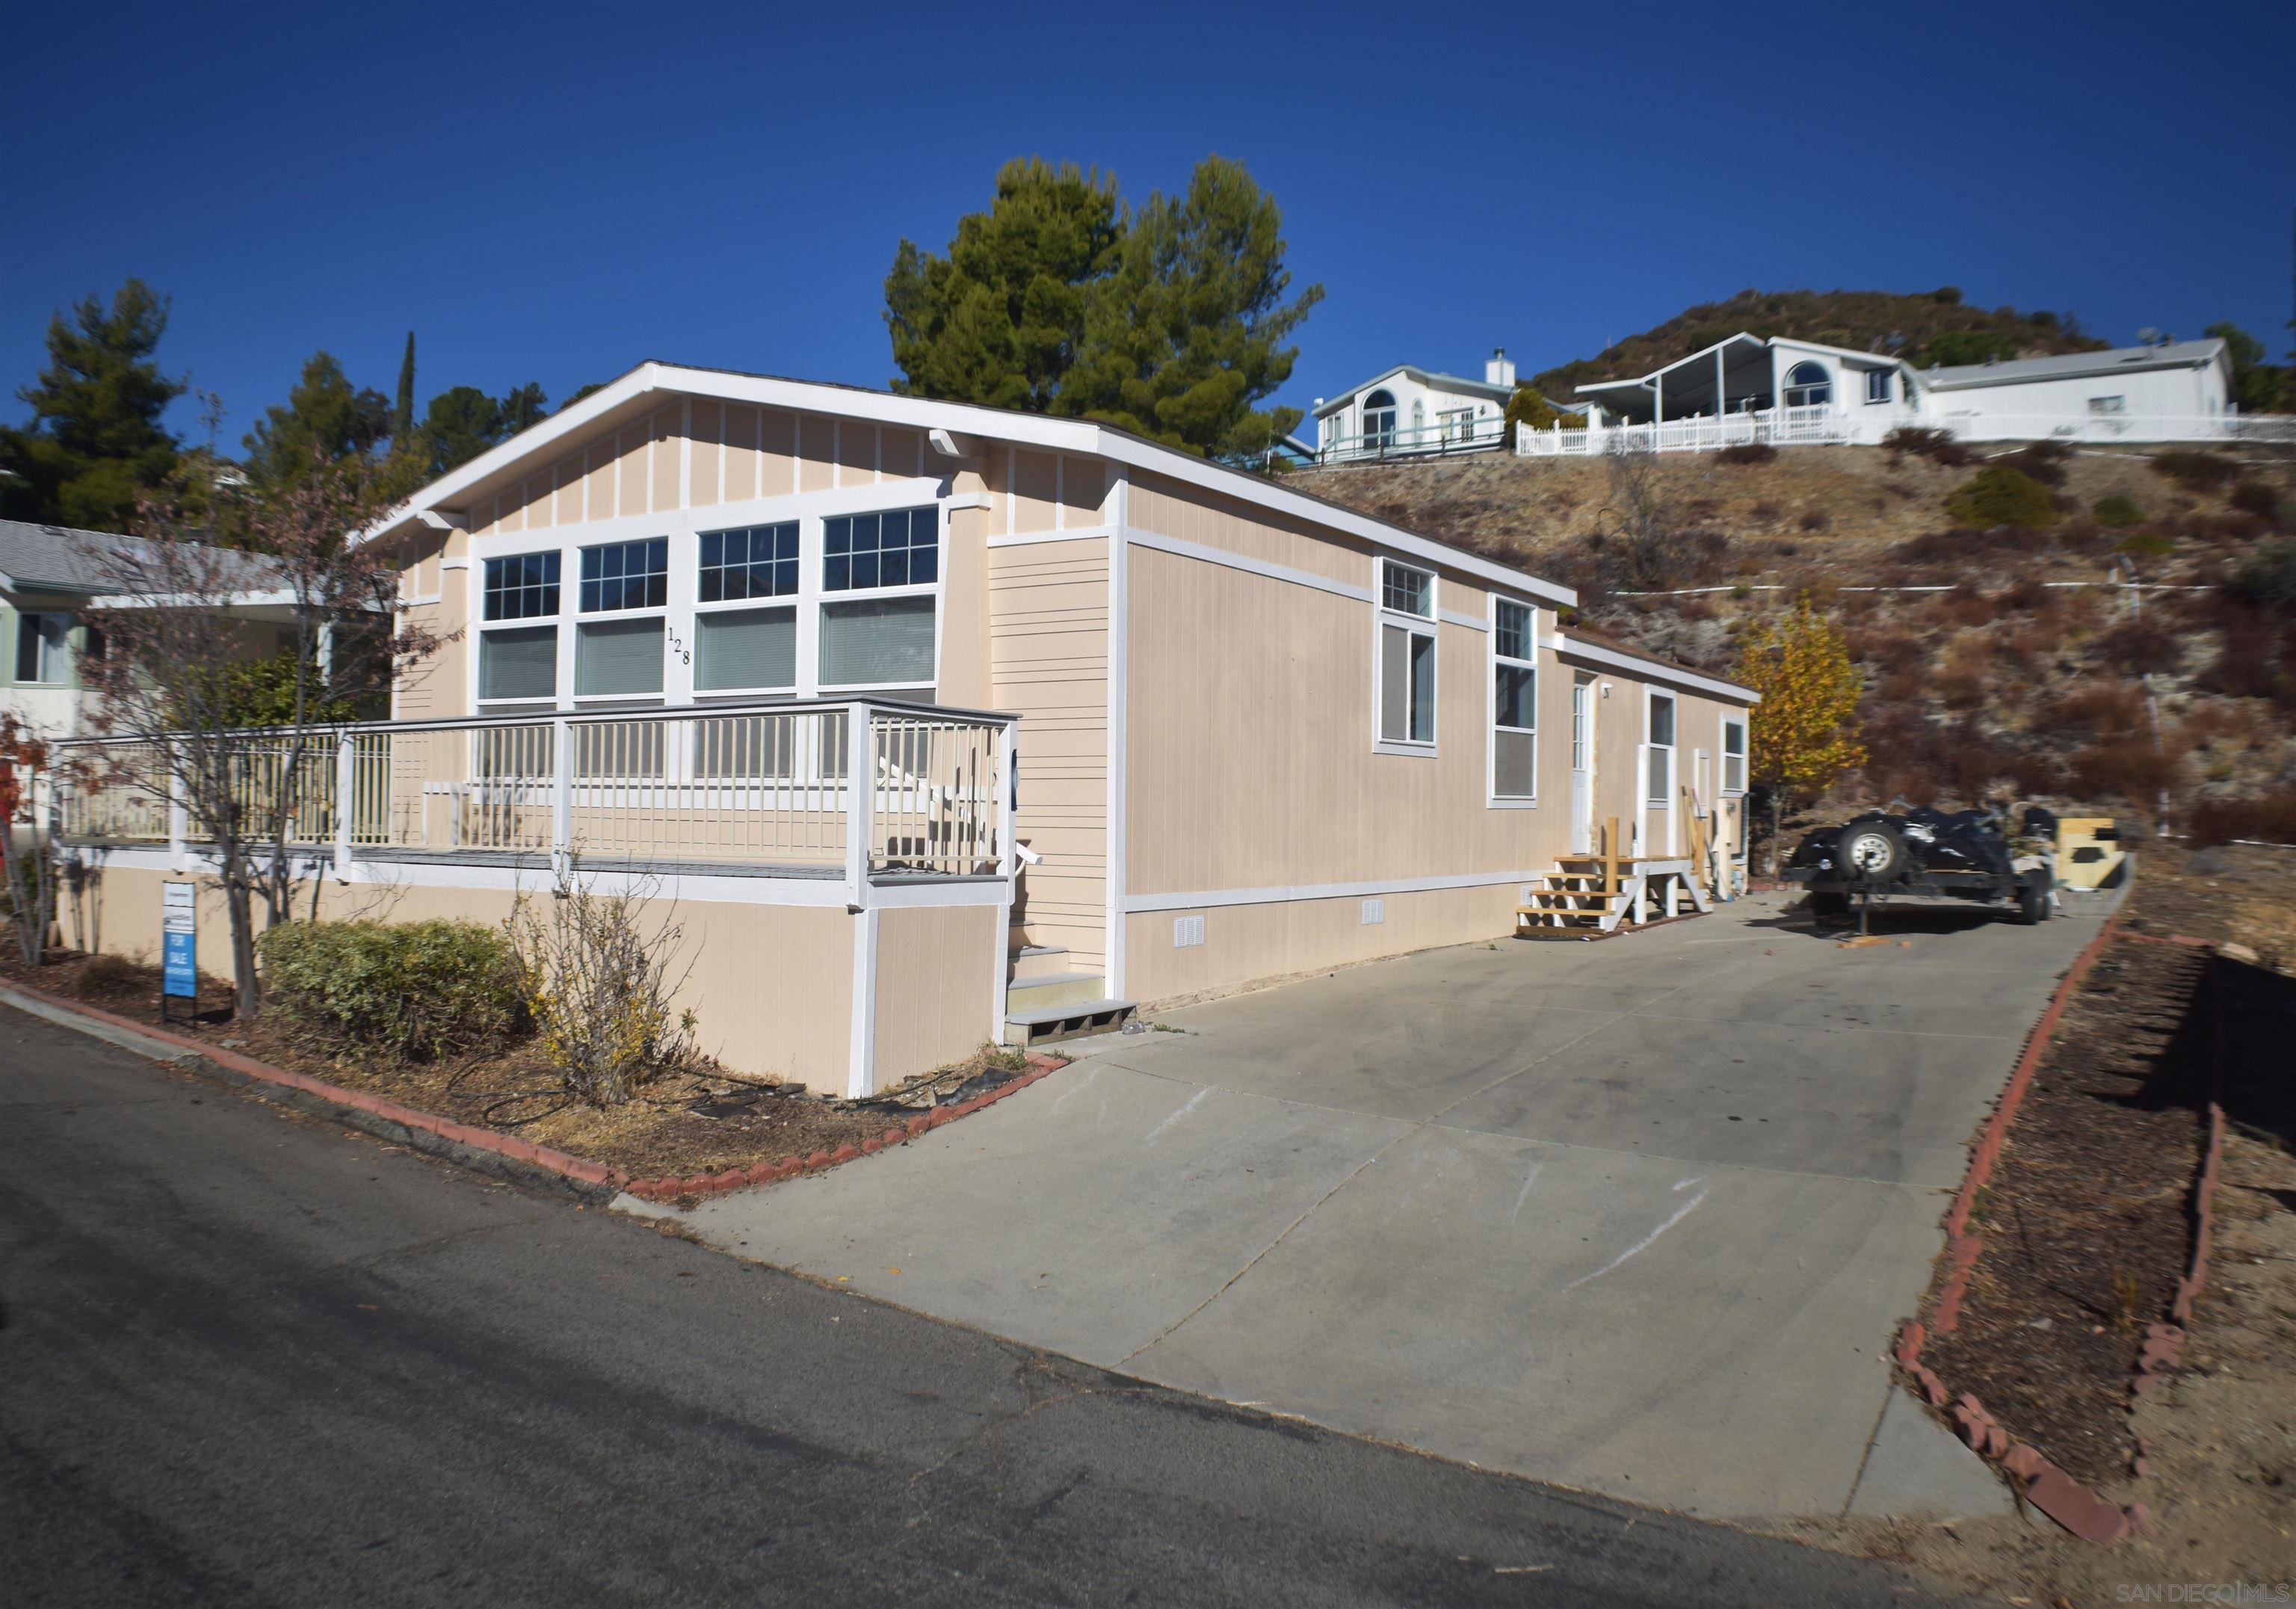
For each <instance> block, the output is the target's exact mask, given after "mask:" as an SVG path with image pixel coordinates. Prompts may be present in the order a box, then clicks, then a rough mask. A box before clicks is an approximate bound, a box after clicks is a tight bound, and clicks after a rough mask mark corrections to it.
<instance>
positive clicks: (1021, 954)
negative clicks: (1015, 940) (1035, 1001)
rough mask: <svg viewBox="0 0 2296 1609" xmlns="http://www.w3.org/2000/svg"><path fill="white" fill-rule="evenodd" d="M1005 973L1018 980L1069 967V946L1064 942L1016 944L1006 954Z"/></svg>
mask: <svg viewBox="0 0 2296 1609" xmlns="http://www.w3.org/2000/svg"><path fill="white" fill-rule="evenodd" d="M1006 961H1007V963H1008V965H1007V966H1006V968H1005V976H1006V977H1008V978H1012V979H1013V980H1015V981H1018V980H1020V979H1022V978H1045V977H1051V976H1053V975H1054V974H1055V973H1065V972H1067V971H1068V969H1069V951H1068V946H1066V945H1064V944H1016V945H1014V946H1013V948H1012V950H1011V951H1010V952H1009V953H1008V954H1007V956H1006Z"/></svg>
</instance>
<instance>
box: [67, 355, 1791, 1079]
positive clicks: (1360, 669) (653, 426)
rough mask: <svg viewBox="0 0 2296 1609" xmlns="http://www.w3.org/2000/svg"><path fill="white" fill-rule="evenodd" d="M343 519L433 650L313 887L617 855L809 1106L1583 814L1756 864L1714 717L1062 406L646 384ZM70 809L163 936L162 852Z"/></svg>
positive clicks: (178, 858) (582, 407)
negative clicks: (372, 522) (397, 583)
mask: <svg viewBox="0 0 2296 1609" xmlns="http://www.w3.org/2000/svg"><path fill="white" fill-rule="evenodd" d="M362 539H365V540H369V541H375V542H381V543H386V544H389V545H390V546H391V547H392V548H393V550H394V551H395V552H397V553H398V554H401V555H402V558H403V565H404V576H405V581H404V587H403V607H404V608H405V609H406V612H407V614H408V616H409V617H410V618H411V619H412V620H416V621H418V622H420V623H421V624H422V625H424V626H426V627H427V628H430V629H431V630H432V631H435V632H438V633H439V634H441V635H442V636H449V637H451V638H452V640H451V641H449V642H448V644H447V646H445V647H444V648H442V649H441V650H440V651H439V653H436V654H435V655H433V656H431V657H430V659H429V660H427V661H425V662H423V663H422V664H421V665H418V666H417V667H415V668H414V669H413V670H412V671H411V672H410V673H408V674H406V676H404V677H402V679H401V680H400V683H399V685H398V689H397V692H396V695H395V698H394V702H393V709H392V717H393V719H392V720H391V721H390V722H389V723H382V724H379V725H374V726H368V727H349V728H344V729H342V730H341V732H340V735H339V739H338V743H339V749H338V763H337V765H336V766H335V768H333V769H332V773H331V778H332V780H328V781H326V782H325V783H324V785H326V786H329V787H332V789H333V790H334V791H333V792H332V793H331V795H330V798H331V799H333V800H347V801H348V803H347V804H346V806H345V808H343V809H336V810H333V811H332V815H330V816H327V817H325V820H326V823H327V825H325V827H324V831H315V833H314V834H313V837H312V841H311V843H310V845H309V848H310V850H311V851H312V852H313V853H314V854H315V856H316V857H317V858H321V859H322V860H324V863H325V865H326V866H327V869H328V888H327V890H326V891H325V892H324V899H325V901H326V906H325V908H327V909H330V910H337V911H341V910H348V909H351V908H357V907H358V901H359V900H360V899H370V900H371V899H374V898H379V897H381V894H383V893H385V892H387V893H388V896H389V899H390V900H391V901H392V902H393V903H392V907H391V908H392V911H393V914H394V915H398V916H401V917H407V916H414V915H430V914H438V913H442V912H443V913H454V914H464V915H499V914H500V913H501V911H502V910H503V909H504V908H506V906H507V903H508V900H509V899H510V898H511V897H512V893H513V891H516V890H519V889H529V890H530V889H533V888H535V887H537V886H538V885H540V884H542V883H546V882H547V876H546V874H545V872H546V868H547V867H548V866H550V865H551V864H552V860H553V858H554V857H558V856H562V855H564V854H566V853H567V852H569V851H577V852H578V854H579V856H580V864H581V866H583V867H584V868H585V869H586V872H588V873H590V874H595V875H597V876H599V877H600V878H602V879H603V880H604V882H605V883H606V886H609V887H624V886H652V883H651V882H649V881H647V880H646V878H645V877H644V874H652V876H653V877H654V878H658V879H659V880H660V888H661V890H662V891H664V892H666V893H668V894H669V895H673V896H674V897H675V898H676V899H677V900H678V902H679V905H678V913H679V919H680V920H681V922H682V923H683V924H684V925H685V929H686V932H687V933H688V934H689V936H690V937H692V938H693V939H694V940H696V948H695V951H694V962H695V967H694V973H693V980H692V989H693V1004H694V1005H695V1007H696V1009H697V1010H698V1012H699V1013H700V1014H701V1019H702V1038H703V1040H704V1043H705V1046H706V1047H707V1048H709V1049H710V1050H712V1051H715V1052H717V1054H719V1055H723V1056H724V1057H725V1058H726V1061H727V1062H728V1063H731V1064H732V1065H734V1066H736V1067H740V1068H745V1069H749V1070H751V1071H767V1072H775V1073H781V1074H783V1075H787V1076H792V1077H796V1078H800V1079H804V1080H807V1081H808V1082H810V1083H812V1084H814V1085H815V1086H816V1087H829V1088H839V1089H843V1090H847V1091H849V1092H852V1093H864V1092H866V1091H868V1090H871V1089H873V1088H881V1087H883V1086H884V1085H885V1084H887V1083H889V1082H890V1081H892V1080H897V1079H899V1078H901V1077H905V1076H907V1075H909V1074H912V1073H914V1072H918V1071H924V1070H926V1069H928V1068H931V1067H932V1066H934V1065H937V1064H939V1063H945V1062H947V1061H949V1060H953V1059H955V1058H956V1057H958V1056H961V1055H964V1053H965V1052H966V1051H967V1050H968V1049H970V1048H971V1047H974V1046H977V1045H978V1044H979V1043H980V1041H981V1040H983V1039H984V1038H989V1037H991V1035H992V1034H993V1033H995V1032H997V1031H999V1030H1003V1029H1005V1027H1006V1025H1007V1024H1008V1022H1013V1023H1017V1024H1019V1025H1020V1026H1021V1028H1023V1029H1032V1030H1040V1029H1042V1028H1044V1027H1045V1026H1046V1025H1047V1024H1062V1023H1077V1022H1114V1021H1116V1020H1119V1019H1120V1017H1121V1016H1122V1014H1123V1013H1124V1012H1125V1011H1126V1010H1127V1009H1128V1007H1129V1006H1130V1005H1131V1004H1132V1003H1135V1002H1144V1003H1156V1002H1164V1001H1170V1000H1174V999H1178V998H1184V997H1191V996H1196V995H1200V994H1203V993H1208V992H1217V991H1221V990H1230V989H1240V988H1245V987H1249V986H1251V985H1254V984H1258V983H1263V982H1266V981H1271V980H1275V979H1279V978H1283V977H1286V976H1290V975H1293V974H1297V973H1305V972H1309V971H1313V970H1317V969H1323V968H1328V967H1332V966H1334V965H1342V964H1346V963H1352V962H1357V961H1363V960H1368V959H1372V958H1374V957H1377V956H1388V955H1393V954H1397V953H1400V952H1403V951H1406V950H1411V949H1416V948H1424V947H1428V946H1432V945H1439V944H1449V943H1458V942H1464V941H1466V940H1481V939H1490V938H1497V937H1499V936H1502V935H1505V934H1507V933H1509V932H1512V931H1513V927H1514V922H1515V912H1516V910H1517V908H1518V907H1519V906H1521V904H1522V903H1524V901H1525V899H1526V897H1527V891H1528V890H1529V888H1531V887H1533V886H1535V885H1537V884H1538V882H1539V880H1540V879H1541V878H1542V877H1543V876H1545V875H1546V874H1549V873H1551V872H1552V871H1554V868H1555V867H1556V866H1557V864H1558V862H1559V861H1560V860H1561V858H1563V857H1565V856H1568V855H1570V854H1572V853H1574V852H1582V851H1586V850H1590V849H1592V848H1594V847H1596V840H1597V837H1598V835H1599V830H1600V824H1602V823H1603V822H1605V821H1608V820H1612V819H1615V820H1616V821H1618V822H1619V823H1620V828H1619V834H1620V837H1619V841H1618V843H1617V844H1615V845H1613V846H1612V847H1614V848H1620V849H1622V850H1625V851H1626V852H1627V853H1628V854H1639V855H1641V856H1642V857H1643V858H1644V859H1645V860H1651V859H1657V858H1673V859H1674V860H1676V861H1677V862H1678V863H1680V864H1681V865H1682V866H1688V865H1689V859H1688V858H1689V857H1690V856H1691V855H1692V852H1693V849H1694V848H1695V847H1696V846H1698V845H1700V844H1708V845H1713V846H1716V847H1717V849H1718V857H1717V858H1718V860H1719V861H1720V862H1721V864H1722V865H1723V866H1724V867H1725V868H1726V869H1725V870H1724V871H1723V873H1722V874H1721V875H1720V876H1719V877H1718V876H1717V875H1716V874H1715V870H1714V866H1713V864H1712V863H1709V864H1707V865H1703V866H1699V867H1697V868H1695V881H1697V882H1699V884H1700V885H1701V886H1702V887H1703V888H1709V889H1710V888H1712V887H1714V885H1715V884H1717V883H1718V882H1725V883H1726V882H1728V881H1729V878H1730V872H1729V870H1728V869H1727V868H1729V867H1731V866H1734V865H1735V864H1736V863H1737V861H1738V859H1739V858H1741V857H1742V856H1743V843H1744V840H1743V818H1742V817H1743V813H1742V810H1741V808H1740V799H1741V796H1742V795H1743V792H1744V789H1745V781H1746V779H1745V776H1744V763H1745V762H1744V757H1745V753H1746V743H1745V740H1746V728H1745V721H1746V717H1747V711H1748V708H1749V706H1750V704H1751V702H1752V699H1751V694H1749V693H1747V692H1746V691H1745V690H1743V689H1741V688H1737V687H1734V686H1731V685H1728V684H1726V683H1724V682H1721V681H1718V680H1716V679H1714V678H1712V677H1706V676H1702V675H1700V674H1697V673H1695V672H1693V671H1690V670H1687V669H1683V668H1681V667H1678V666H1673V665H1669V664H1666V663H1663V662H1661V661H1656V660H1653V659H1651V658H1648V657H1647V656H1644V655H1640V654H1636V653H1629V652H1627V651H1624V650H1621V649H1619V648H1616V647H1614V646H1611V645H1608V644H1602V643H1599V642H1596V641H1595V640H1593V639H1591V638H1587V637H1583V636H1579V634H1577V633H1575V632H1572V631H1567V630H1559V629H1558V628H1557V623H1556V613H1555V612H1556V610H1557V609H1558V608H1559V607H1567V606H1569V605H1570V604H1571V603H1573V602H1574V598H1573V595H1572V594H1571V593H1570V590H1569V589H1568V588H1566V587H1559V586H1556V585H1554V584H1552V583H1550V582H1547V581H1544V580H1541V579H1538V578H1537V577H1535V576H1531V575H1529V574H1526V573H1524V572H1522V571H1519V570H1516V569H1513V568H1512V567H1510V566H1507V565H1504V564H1500V563H1497V562H1493V561H1491V560H1488V559H1486V558H1483V557H1481V556H1480V555H1478V554H1472V553H1470V552H1468V551H1466V550H1465V549H1464V548H1459V547H1456V546H1450V545H1447V544H1446V543H1443V542H1441V541H1438V540H1435V539H1432V538H1429V537H1426V536H1423V535H1421V534H1418V533H1416V532H1413V531H1410V530H1406V529H1403V528H1401V527H1398V526H1396V525H1392V524H1390V523H1387V522H1385V521H1379V520H1375V519H1373V518H1370V517H1368V516H1366V515H1364V514H1360V513H1355V512H1353V511H1351V510H1348V509H1344V508H1341V507H1339V506H1336V505H1332V504H1328V503H1325V502H1323V501H1321V500H1319V499H1316V498H1315V497H1308V496H1306V495H1304V494H1302V493H1300V492H1298V491H1295V490H1293V489H1292V488H1289V487H1287V486H1286V485H1285V484H1284V483H1283V480H1282V478H1281V477H1275V478H1268V477H1263V476H1259V475H1254V474H1249V473H1245V472H1240V471H1236V470H1232V469H1229V468H1226V467H1223V466H1221V465H1219V464H1211V463H1208V462H1206V461H1205V460H1203V459H1201V458H1200V457H1197V456H1193V455H1192V454H1189V453H1186V452H1184V451H1180V450H1177V449H1174V448H1171V447H1164V446H1161V445H1159V444H1156V443H1153V442H1150V441H1146V440H1144V439H1140V438H1138V437H1136V436H1132V435H1129V434H1127V433H1126V432H1123V431H1118V430H1114V429H1111V428H1109V427H1107V426H1104V425H1100V424H1096V423H1089V422H1085V421H1077V420H1062V419H1049V418H1044V417H1040V416H1037V415H1022V414H1013V413H1006V412H1002V411H998V410H994V409H989V408H983V407H976V406H967V405H961V404H954V403H943V402H933V401H928V400H924V399H922V398H907V397H897V396H889V395H884V394H881V393H877V392H872V391H865V390H853V389H848V388H845V387H840V386H832V385H822V384H812V383H806V382H796V381H789V380H780V379H773V378H768V377H763V376H755V375H747V374H727V373H723V372H719V371H715V370H707V369H697V368H684V367H676V366H673V365H666V364H654V363H650V364H647V365H644V366H642V367H640V368H638V369H636V370H635V371H633V372H632V373H630V374H627V375H625V376H623V377H622V378H621V379H619V380H618V381H616V382H613V383H612V384H611V385H609V386H607V387H605V388H604V389H603V390H600V391H598V392H596V393H594V395H592V396H590V397H587V398H584V399H583V400H582V401H580V402H578V403H576V404H573V405H571V406H569V407H568V408H566V409H565V410H564V411H563V412H562V413H560V414H558V415H555V416H554V417H553V418H551V419H550V420H548V421H545V423H542V424H539V425H537V426H536V427H534V428H533V429H530V430H529V431H525V432H524V433H522V434H521V435H520V436H518V437H516V438H515V439H512V440H511V441H509V442H507V443H505V444H504V445H503V446H501V447H496V448H495V449H494V450H493V451H491V452H489V453H488V454H486V455H485V456H482V457H480V458H478V459H476V460H474V461H473V462H472V463H471V464H467V465H465V466H463V468H462V469H459V470H457V471H455V472H454V473H452V474H450V475H447V476H446V477H445V478H443V479H441V480H439V481H437V482H435V483H433V484H432V485H430V486H429V487H427V488H424V489H423V490H422V492H421V493H419V494H418V495H417V496H415V497H414V498H413V499H412V500H411V501H410V502H409V503H408V504H406V505H405V506H404V507H402V508H400V509H398V510H397V511H395V512H394V513H392V514H390V515H389V517H388V518H386V519H384V520H382V521H380V522H379V523H378V524H377V525H376V526H375V527H374V528H373V529H370V530H368V531H367V532H365V533H363V536H362ZM857 732H860V733H865V734H866V737H865V741H862V742H858V743H856V742H853V741H849V739H850V736H851V735H852V734H854V733H857ZM83 802H84V805H85V807H86V808H85V809H84V810H83V813H82V815H81V816H80V817H77V818H75V819H76V821H77V825H78V831H77V832H73V831H70V828H71V827H72V825H73V822H70V821H68V823H67V827H68V836H69V837H70V838H71V839H74V840H76V841H79V842H81V843H82V844H84V845H85V846H86V847H85V850H84V853H85V856H86V865H87V867H88V870H89V872H90V873H91V874H93V875H94V876H96V877H99V878H102V879H106V880H109V887H108V888H107V890H106V891H105V894H104V900H105V902H106V904H107V906H108V907H110V908H111V915H110V916H109V918H108V920H109V922H110V923H111V929H110V931H111V932H113V933H115V934H119V935H125V941H127V942H129V943H131V944H132V943H134V942H138V941H142V942H148V941H149V940H148V938H145V937H144V936H143V935H145V933H146V930H150V929H155V928H156V924H157V920H158V907H159V899H160V896H159V893H158V891H157V890H156V888H152V887H148V886H145V885H146V884H147V883H149V882H156V881H157V880H159V879H160V878H161V877H162V876H164V875H166V874H169V873H170V872H173V871H180V870H183V869H196V866H197V850H196V846H195V845H187V844H184V843H181V842H180V841H171V842H169V843H168V844H167V845H166V846H165V847H164V848H163V847H161V846H160V845H159V844H158V843H156V842H154V841H152V836H151V834H150V833H149V832H148V830H147V831H146V832H144V833H143V835H142V837H141V838H140V839H139V838H138V837H137V836H136V834H135V833H126V832H120V831H116V830H107V828H108V826H109V825H110V824H111V821H112V820H113V818H114V816H116V815H118V813H117V812H114V814H113V816H107V815H106V814H105V809H100V808H98V807H102V806H103V805H104V801H103V800H96V799H91V800H86V801H83ZM107 808H108V807H107ZM146 907H148V910H147V909H146Z"/></svg>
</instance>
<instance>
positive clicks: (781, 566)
mask: <svg viewBox="0 0 2296 1609" xmlns="http://www.w3.org/2000/svg"><path fill="white" fill-rule="evenodd" d="M797 568H798V555H797V521H794V520H791V521H786V522H784V523H783V524H780V525H755V526H750V527H749V528H748V529H743V530H705V531H703V532H702V533H701V578H700V579H701V601H702V602H703V603H726V602H730V601H732V600H734V599H738V598H785V597H790V596H792V595H795V593H796V592H797Z"/></svg>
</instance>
